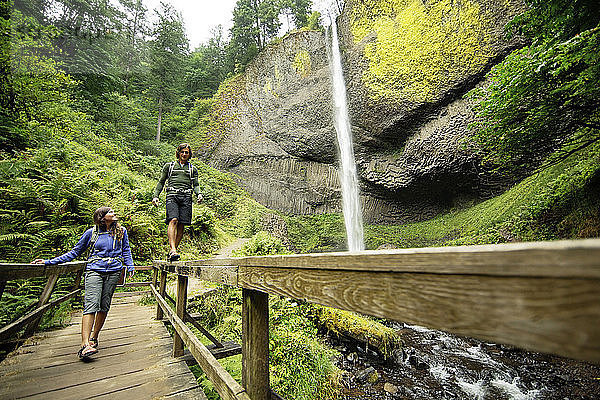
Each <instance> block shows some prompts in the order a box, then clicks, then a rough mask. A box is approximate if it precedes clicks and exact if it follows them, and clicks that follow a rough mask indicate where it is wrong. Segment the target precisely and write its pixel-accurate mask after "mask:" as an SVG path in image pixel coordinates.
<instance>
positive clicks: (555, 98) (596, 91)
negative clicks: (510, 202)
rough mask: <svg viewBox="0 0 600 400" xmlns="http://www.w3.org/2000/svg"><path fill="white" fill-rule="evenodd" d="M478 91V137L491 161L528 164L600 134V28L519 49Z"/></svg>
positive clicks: (519, 165)
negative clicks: (557, 40) (561, 39)
mask: <svg viewBox="0 0 600 400" xmlns="http://www.w3.org/2000/svg"><path fill="white" fill-rule="evenodd" d="M488 79H489V80H490V82H491V83H490V84H489V85H487V86H484V87H481V88H478V89H475V90H473V91H472V92H471V94H470V95H471V96H472V97H473V98H474V99H475V100H476V101H477V103H478V104H477V108H476V109H477V121H476V122H475V123H474V124H473V126H472V128H473V132H474V133H473V138H474V140H475V141H476V143H477V144H478V145H479V146H480V149H481V153H482V157H483V160H484V162H487V163H489V164H490V165H491V166H492V167H496V168H502V169H509V170H523V169H525V168H531V167H532V166H533V167H535V166H538V165H539V164H540V162H542V161H543V160H544V159H545V158H546V157H547V156H548V155H549V154H552V153H553V152H556V153H554V154H553V156H552V157H551V158H550V159H549V160H547V163H552V162H556V160H557V159H562V158H564V157H565V156H567V155H569V154H571V153H573V152H576V151H579V150H581V149H583V148H585V147H587V146H590V145H591V144H593V143H595V142H597V141H598V140H599V139H600V103H599V102H598V98H600V86H599V85H597V84H595V83H594V82H599V81H600V28H594V29H592V30H588V31H585V32H582V33H581V34H580V35H577V36H576V37H573V38H572V39H570V40H568V41H566V42H560V43H550V42H548V43H545V44H540V45H538V46H529V47H525V48H523V49H521V50H518V51H515V52H513V53H512V54H511V55H510V56H508V57H507V58H506V59H505V60H504V61H503V62H502V63H500V64H498V65H497V66H496V67H494V68H493V69H492V71H491V72H490V73H489V74H488Z"/></svg>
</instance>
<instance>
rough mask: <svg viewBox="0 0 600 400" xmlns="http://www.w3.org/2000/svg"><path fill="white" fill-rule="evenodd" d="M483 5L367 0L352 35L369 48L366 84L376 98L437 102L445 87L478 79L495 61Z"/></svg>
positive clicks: (355, 15)
mask: <svg viewBox="0 0 600 400" xmlns="http://www.w3.org/2000/svg"><path fill="white" fill-rule="evenodd" d="M489 30H490V24H489V23H488V21H486V19H485V16H484V14H483V12H482V11H481V10H480V6H479V4H478V3H476V2H474V1H470V0H440V1H435V2H427V4H424V3H423V2H422V1H421V0H389V1H379V0H367V1H362V2H357V4H356V5H354V7H353V10H352V14H351V32H352V36H353V39H354V41H355V42H360V41H361V40H363V39H364V38H365V37H366V36H367V35H369V34H370V33H372V32H374V33H375V34H376V39H375V40H374V41H371V42H369V43H368V44H366V46H365V50H364V55H365V57H366V58H367V59H368V60H369V67H368V69H367V70H366V71H365V73H364V75H363V81H364V83H365V84H366V86H367V87H368V88H369V89H371V92H372V95H373V97H375V98H387V99H392V100H411V101H416V102H420V101H431V100H433V99H434V98H435V95H436V94H437V93H438V92H439V89H440V88H441V87H448V86H451V85H453V84H455V83H457V82H459V80H460V79H462V78H463V77H464V76H466V75H469V74H473V73H477V72H478V71H479V70H480V69H481V68H482V66H483V65H485V64H486V63H487V61H488V59H489V58H490V57H491V54H490V52H491V50H490V42H491V38H490V35H488V34H487V32H488V31H489Z"/></svg>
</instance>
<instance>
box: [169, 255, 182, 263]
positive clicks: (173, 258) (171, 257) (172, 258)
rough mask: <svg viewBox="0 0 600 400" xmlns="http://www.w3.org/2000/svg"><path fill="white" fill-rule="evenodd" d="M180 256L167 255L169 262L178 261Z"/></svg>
mask: <svg viewBox="0 0 600 400" xmlns="http://www.w3.org/2000/svg"><path fill="white" fill-rule="evenodd" d="M180 258H181V256H180V255H179V254H177V253H169V262H173V261H179V259H180Z"/></svg>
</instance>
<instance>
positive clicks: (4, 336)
mask: <svg viewBox="0 0 600 400" xmlns="http://www.w3.org/2000/svg"><path fill="white" fill-rule="evenodd" d="M86 264H87V262H86V261H76V262H69V263H64V264H58V265H49V266H46V265H44V264H5V263H0V299H2V294H3V292H4V288H5V286H6V282H7V281H10V280H13V279H28V278H36V277H47V278H48V281H47V282H46V285H45V286H44V289H43V290H42V293H41V294H40V299H39V301H38V304H37V307H36V308H35V309H34V310H32V311H30V312H28V313H27V314H25V315H24V316H22V317H21V318H19V319H17V320H16V321H14V322H12V323H10V324H8V325H6V326H4V327H2V328H0V343H2V342H5V341H7V340H14V335H15V334H16V333H18V332H20V331H21V330H22V329H23V328H25V332H24V333H23V335H22V336H23V337H27V336H30V335H31V334H32V333H33V332H35V331H36V329H37V328H38V326H39V323H40V321H41V318H42V316H43V315H44V313H45V312H46V311H48V310H49V309H50V308H52V307H55V306H57V305H59V304H60V303H62V302H64V301H66V300H69V299H70V298H72V297H73V296H75V295H77V294H78V293H80V292H81V288H80V287H79V285H80V281H81V275H82V273H83V270H84V266H85V265H86ZM135 269H136V271H143V270H151V269H153V267H152V266H136V267H135ZM68 273H76V276H75V280H74V281H73V282H74V283H73V286H72V287H71V288H70V292H69V293H67V294H66V295H64V296H62V297H60V298H58V299H55V300H52V301H49V300H50V297H51V296H52V292H53V290H54V287H55V286H56V282H58V278H59V276H60V275H62V274H68ZM119 286H120V287H123V286H126V287H136V286H150V282H129V283H125V284H124V285H119Z"/></svg>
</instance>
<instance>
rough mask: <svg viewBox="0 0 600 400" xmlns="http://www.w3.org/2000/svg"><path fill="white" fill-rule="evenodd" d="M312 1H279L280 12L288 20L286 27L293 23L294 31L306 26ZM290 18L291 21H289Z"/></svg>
mask: <svg viewBox="0 0 600 400" xmlns="http://www.w3.org/2000/svg"><path fill="white" fill-rule="evenodd" d="M311 7H312V0H281V3H280V9H281V12H282V13H283V14H284V15H285V16H286V17H287V18H288V25H291V24H290V23H293V24H294V26H295V27H296V29H300V28H302V27H304V26H306V25H307V24H308V18H309V11H310V9H311ZM290 18H291V21H290Z"/></svg>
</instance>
